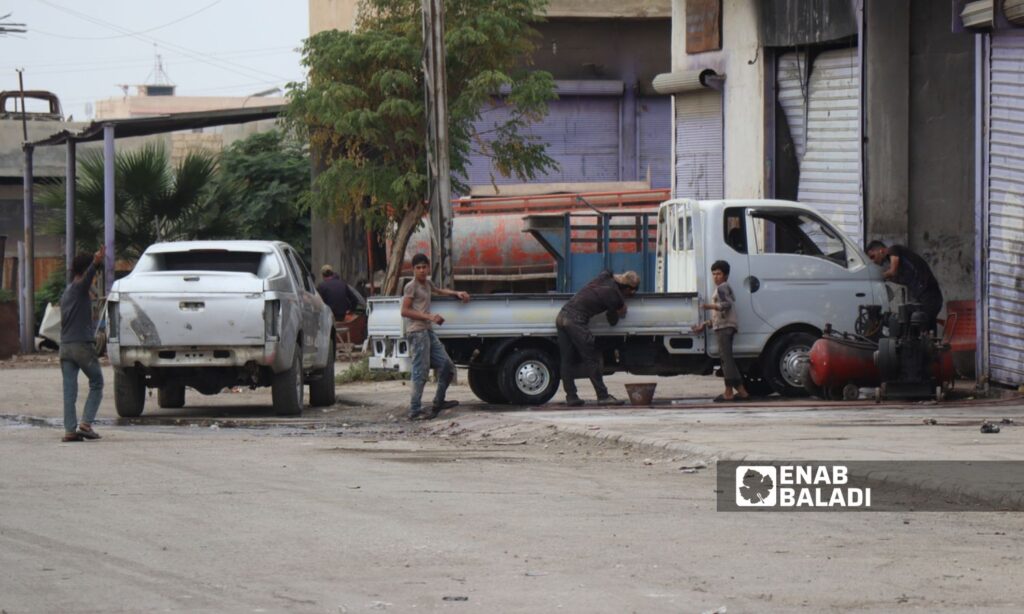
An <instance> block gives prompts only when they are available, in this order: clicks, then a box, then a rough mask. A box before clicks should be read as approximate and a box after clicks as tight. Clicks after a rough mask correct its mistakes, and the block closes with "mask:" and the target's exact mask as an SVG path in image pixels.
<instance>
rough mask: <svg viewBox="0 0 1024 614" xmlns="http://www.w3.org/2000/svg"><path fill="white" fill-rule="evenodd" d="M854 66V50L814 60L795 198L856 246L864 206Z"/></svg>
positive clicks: (829, 53)
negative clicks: (804, 139)
mask: <svg viewBox="0 0 1024 614" xmlns="http://www.w3.org/2000/svg"><path fill="white" fill-rule="evenodd" d="M857 62H858V59H857V49H856V48H855V47H854V48H850V49H837V50H833V51H825V52H823V53H821V54H819V55H818V56H817V57H816V58H814V61H813V64H812V66H811V74H810V78H809V79H808V85H807V88H808V101H807V126H806V128H807V150H806V152H805V153H804V156H803V159H802V160H801V162H800V181H799V184H798V186H797V200H799V201H800V202H802V203H804V204H806V205H809V206H811V207H814V208H815V209H817V210H818V211H820V212H821V213H822V214H824V215H825V216H826V217H828V219H829V220H830V221H832V223H833V224H835V225H837V226H839V228H841V229H842V230H843V232H845V233H846V234H847V235H849V236H850V237H851V238H852V239H853V240H854V242H855V243H860V242H861V241H862V240H863V239H862V238H863V236H864V208H863V206H862V203H861V188H860V147H861V129H860V75H859V70H858V65H857ZM787 118H788V113H787Z"/></svg>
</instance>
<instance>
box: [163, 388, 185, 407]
mask: <svg viewBox="0 0 1024 614" xmlns="http://www.w3.org/2000/svg"><path fill="white" fill-rule="evenodd" d="M156 404H157V405H159V406H160V407H163V408H166V409H177V408H179V407H185V386H184V385H182V384H164V385H163V386H160V388H158V389H157V391H156Z"/></svg>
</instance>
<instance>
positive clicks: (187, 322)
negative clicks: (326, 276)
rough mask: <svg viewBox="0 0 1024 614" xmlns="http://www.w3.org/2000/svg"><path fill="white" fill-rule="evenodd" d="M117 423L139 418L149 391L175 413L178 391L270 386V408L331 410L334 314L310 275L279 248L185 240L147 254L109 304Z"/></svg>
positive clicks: (159, 246)
mask: <svg viewBox="0 0 1024 614" xmlns="http://www.w3.org/2000/svg"><path fill="white" fill-rule="evenodd" d="M107 318H108V323H109V331H110V332H109V339H108V341H107V352H108V354H109V355H110V362H111V364H112V365H113V366H114V395H115V397H114V402H115V406H116V408H117V413H118V415H121V416H138V415H140V414H141V413H142V411H143V408H144V405H145V400H146V388H147V387H150V388H156V389H157V390H158V394H157V400H158V402H159V405H160V407H182V406H184V404H185V387H186V386H189V387H192V388H194V389H195V390H198V391H199V392H200V393H202V394H217V393H218V392H220V391H221V390H223V389H224V388H226V387H230V386H250V387H252V388H256V387H257V386H271V387H272V389H273V402H274V407H275V409H276V410H277V411H278V412H279V413H281V414H286V415H295V414H299V413H302V407H303V396H304V395H303V392H304V386H305V384H307V383H308V384H309V399H310V403H311V404H312V405H313V406H324V405H331V404H333V403H334V401H335V391H334V316H333V314H332V313H331V310H330V308H329V307H327V306H326V305H325V304H324V302H323V301H322V300H321V298H320V296H319V295H318V294H317V292H316V286H315V283H314V279H313V276H312V275H310V274H309V271H308V270H307V269H306V267H305V265H304V264H303V263H302V259H301V258H300V257H299V256H298V254H296V253H295V250H294V249H292V248H291V247H290V246H289V245H288V244H286V243H282V242H280V241H183V242H173V243H157V244H155V245H151V246H150V247H149V248H148V249H146V251H145V253H143V254H142V256H141V257H140V258H139V261H138V263H137V264H136V265H135V268H134V269H133V270H132V272H131V274H129V275H128V276H127V277H125V278H124V279H120V280H118V281H116V282H114V286H113V288H112V289H111V292H110V295H109V297H108V300H107Z"/></svg>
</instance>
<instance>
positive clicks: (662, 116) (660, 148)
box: [637, 96, 672, 188]
mask: <svg viewBox="0 0 1024 614" xmlns="http://www.w3.org/2000/svg"><path fill="white" fill-rule="evenodd" d="M637 104H638V108H639V116H640V127H639V139H640V147H639V150H640V168H638V169H637V171H638V172H637V178H639V179H640V180H644V179H646V178H647V173H648V171H649V172H650V176H651V187H652V188H668V187H671V184H672V162H671V159H672V99H671V98H669V97H668V96H658V97H646V98H640V99H639V100H638V101H637Z"/></svg>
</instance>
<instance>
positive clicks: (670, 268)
mask: <svg viewBox="0 0 1024 614" xmlns="http://www.w3.org/2000/svg"><path fill="white" fill-rule="evenodd" d="M657 215H658V219H657V237H656V239H655V241H656V246H655V250H654V253H653V254H651V256H652V257H653V258H654V265H653V266H652V267H650V268H651V271H650V273H648V274H653V275H655V276H656V279H655V289H656V291H655V292H653V293H642V294H638V295H636V296H635V297H633V298H631V299H628V300H627V305H628V307H629V312H628V313H627V315H626V317H625V318H623V319H622V320H620V321H619V323H618V325H616V326H609V325H608V324H607V322H605V320H604V318H602V317H600V316H598V317H595V318H594V319H593V320H592V321H591V328H592V330H593V331H594V334H595V336H596V337H597V341H598V346H599V347H600V348H601V350H602V351H603V368H604V371H605V372H606V373H612V372H615V371H627V372H630V373H637V374H647V375H666V376H667V375H678V374H683V373H710V372H711V370H712V365H713V362H714V359H715V358H717V357H718V347H717V342H716V339H715V336H714V335H713V334H709V333H707V332H704V333H699V334H694V333H692V332H691V331H690V327H691V326H692V325H694V324H695V323H697V322H700V321H701V320H702V319H703V318H704V314H702V313H701V312H700V309H699V306H700V304H701V303H702V302H706V300H707V298H708V297H710V296H711V293H712V292H713V291H714V283H713V281H712V279H711V274H710V270H709V269H710V266H711V263H712V262H714V261H716V260H725V261H727V262H728V263H729V265H730V267H731V269H732V270H731V274H730V276H729V282H730V284H731V285H732V287H733V289H734V291H735V292H736V299H737V300H736V305H735V308H736V311H737V314H738V317H739V323H740V330H739V333H738V334H737V335H736V337H735V340H734V344H735V346H734V354H735V356H736V358H737V362H738V363H739V365H740V367H741V369H742V370H743V372H744V377H745V379H746V381H747V385H748V387H750V388H751V391H752V392H755V393H760V394H768V393H770V392H772V391H774V392H778V393H779V394H782V395H785V396H802V395H804V394H805V391H804V386H803V375H804V371H805V364H806V361H807V354H808V352H809V350H810V348H811V345H813V344H814V342H815V340H816V339H817V338H818V337H820V335H821V331H822V329H823V328H824V326H825V324H826V323H831V324H832V325H833V326H835V327H837V328H838V329H846V330H852V329H853V328H854V322H855V320H856V319H857V315H858V306H859V305H862V304H885V303H886V302H887V301H888V296H887V293H886V289H885V284H884V282H883V280H882V274H881V270H880V269H879V268H878V267H877V266H875V265H874V264H872V263H871V262H870V261H869V260H868V259H867V258H866V257H865V255H864V254H863V252H862V250H861V247H860V246H858V245H856V244H854V243H853V241H851V240H850V239H849V238H848V237H846V236H845V235H844V234H843V233H842V232H841V231H840V230H838V229H837V228H836V227H835V226H833V225H832V224H830V223H829V222H828V221H826V220H825V219H824V218H823V217H822V216H821V215H820V214H818V213H817V212H815V211H814V210H813V209H811V208H810V207H807V206H804V205H801V204H799V203H795V202H787V201H777V200H719V201H694V200H687V199H677V200H670V201H667V202H665V203H663V204H662V205H661V206H660V207H659V209H658V214H657ZM569 298H570V295H568V294H544V295H507V294H506V295H502V294H491V295H477V296H474V297H473V300H472V301H471V302H470V303H466V304H463V303H460V302H457V301H453V300H445V299H440V300H437V301H436V302H435V304H434V306H433V308H432V310H433V311H434V312H436V313H439V314H441V315H442V316H444V318H445V323H444V325H443V326H437V327H435V331H436V332H437V334H438V337H440V339H441V341H442V342H443V343H444V344H445V346H446V347H447V349H448V352H449V354H451V356H452V358H453V359H454V360H455V362H456V363H457V364H459V365H462V366H466V367H468V368H469V385H470V387H471V388H472V390H473V392H474V394H476V395H477V397H479V398H480V399H481V400H483V401H486V402H489V403H512V404H517V405H519V404H542V403H546V402H547V401H548V400H550V399H551V397H552V396H553V395H554V394H555V392H556V391H557V389H558V385H559V357H558V345H557V342H556V332H555V315H556V314H557V313H558V310H559V309H561V307H562V305H563V304H564V303H565V302H566V301H567V300H568V299H569ZM400 300H401V299H400V298H397V297H384V298H373V299H370V301H369V303H368V310H369V322H368V335H369V341H368V343H369V348H370V350H371V351H372V357H371V359H370V366H371V368H374V369H397V370H402V371H408V370H409V351H408V343H407V342H406V341H405V331H404V322H403V320H402V317H401V305H400Z"/></svg>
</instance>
